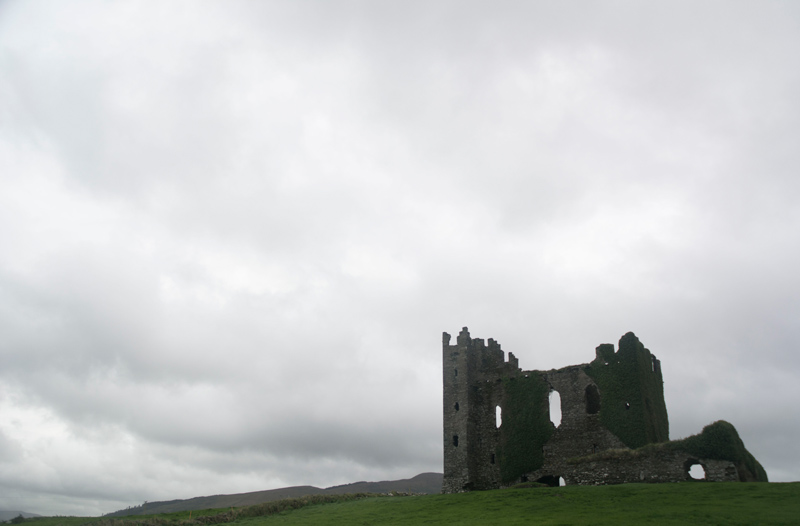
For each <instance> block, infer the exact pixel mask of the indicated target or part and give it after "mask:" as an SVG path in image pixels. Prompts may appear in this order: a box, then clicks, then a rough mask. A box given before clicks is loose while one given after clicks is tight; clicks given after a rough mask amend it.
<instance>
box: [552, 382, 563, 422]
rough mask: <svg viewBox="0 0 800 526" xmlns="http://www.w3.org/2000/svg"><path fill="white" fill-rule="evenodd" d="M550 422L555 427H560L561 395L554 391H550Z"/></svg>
mask: <svg viewBox="0 0 800 526" xmlns="http://www.w3.org/2000/svg"><path fill="white" fill-rule="evenodd" d="M550 421H551V422H552V423H553V425H554V426H556V427H558V426H560V425H561V395H560V394H558V391H556V390H555V389H553V390H552V391H550Z"/></svg>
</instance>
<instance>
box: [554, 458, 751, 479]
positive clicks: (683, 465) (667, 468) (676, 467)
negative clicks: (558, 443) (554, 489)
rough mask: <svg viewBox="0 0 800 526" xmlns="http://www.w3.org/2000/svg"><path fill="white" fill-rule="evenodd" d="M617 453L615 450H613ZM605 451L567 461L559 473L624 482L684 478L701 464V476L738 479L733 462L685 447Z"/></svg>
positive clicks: (687, 477) (573, 476)
mask: <svg viewBox="0 0 800 526" xmlns="http://www.w3.org/2000/svg"><path fill="white" fill-rule="evenodd" d="M615 453H616V452H615ZM620 453H622V454H617V455H607V456H605V457H603V456H602V455H599V458H596V459H592V460H584V461H579V462H570V463H568V464H567V465H566V466H565V467H564V472H563V474H562V475H561V476H563V477H564V480H565V482H566V483H567V484H594V485H597V484H626V483H633V482H648V483H658V482H687V481H692V480H698V479H694V478H692V476H691V475H690V474H689V470H690V468H691V467H692V466H693V465H700V466H702V468H703V471H704V472H705V476H704V477H703V478H702V480H706V481H709V482H737V481H739V480H740V478H739V472H738V471H737V469H736V466H735V465H734V463H733V462H731V461H729V460H716V459H707V458H697V457H695V456H693V455H691V454H689V453H687V452H685V451H680V450H671V449H654V450H652V451H648V452H646V453H642V454H636V455H632V454H628V455H626V454H624V452H620Z"/></svg>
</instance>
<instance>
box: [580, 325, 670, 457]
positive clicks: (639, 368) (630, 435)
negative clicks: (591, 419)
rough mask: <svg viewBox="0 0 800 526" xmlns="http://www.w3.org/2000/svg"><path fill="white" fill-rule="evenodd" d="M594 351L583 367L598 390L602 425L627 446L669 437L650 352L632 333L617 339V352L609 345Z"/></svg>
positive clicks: (659, 380)
mask: <svg viewBox="0 0 800 526" xmlns="http://www.w3.org/2000/svg"><path fill="white" fill-rule="evenodd" d="M597 351H598V353H597V354H598V358H597V359H596V360H594V361H593V362H592V363H591V364H589V365H587V366H586V368H585V369H584V370H585V372H586V374H588V375H589V376H590V377H591V378H592V379H593V380H594V381H595V383H596V384H597V387H598V389H599V391H600V421H601V422H602V423H603V425H604V426H605V427H606V428H608V430H609V431H611V432H612V433H614V434H615V435H616V436H618V437H619V439H620V440H622V442H623V443H624V444H625V445H626V446H628V447H630V448H638V447H641V446H644V445H645V444H650V443H654V442H665V441H667V440H669V420H668V417H667V406H666V404H665V403H664V384H663V379H662V376H661V371H654V370H653V358H652V355H651V354H650V351H648V350H647V349H645V348H644V346H643V345H642V344H641V343H640V342H639V340H638V338H636V336H635V335H634V334H633V333H632V332H629V333H627V334H626V335H625V336H623V337H622V339H620V341H619V351H618V352H616V353H615V352H614V347H613V346H612V345H610V344H604V345H601V346H600V347H598V349H597Z"/></svg>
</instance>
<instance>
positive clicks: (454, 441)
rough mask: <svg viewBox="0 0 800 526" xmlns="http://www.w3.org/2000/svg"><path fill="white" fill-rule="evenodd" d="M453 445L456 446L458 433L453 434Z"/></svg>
mask: <svg viewBox="0 0 800 526" xmlns="http://www.w3.org/2000/svg"><path fill="white" fill-rule="evenodd" d="M453 446H455V447H458V435H453Z"/></svg>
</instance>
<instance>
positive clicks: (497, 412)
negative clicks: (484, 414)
mask: <svg viewBox="0 0 800 526" xmlns="http://www.w3.org/2000/svg"><path fill="white" fill-rule="evenodd" d="M502 423H503V410H502V409H501V408H500V406H499V405H498V406H497V407H495V409H494V425H495V426H496V427H497V428H498V429H500V425H501V424H502Z"/></svg>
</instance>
